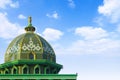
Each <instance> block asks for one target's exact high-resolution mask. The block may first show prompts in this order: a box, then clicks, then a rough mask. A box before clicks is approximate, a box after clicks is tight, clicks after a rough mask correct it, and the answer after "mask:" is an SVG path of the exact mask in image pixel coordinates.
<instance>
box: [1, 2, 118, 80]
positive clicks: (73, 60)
mask: <svg viewBox="0 0 120 80" xmlns="http://www.w3.org/2000/svg"><path fill="white" fill-rule="evenodd" d="M28 16H32V24H33V26H35V28H36V33H37V34H40V35H41V36H42V37H44V38H45V39H46V40H47V41H48V42H49V43H50V44H51V46H52V47H53V48H54V51H55V53H56V56H57V63H60V64H62V65H63V66H64V68H63V69H62V70H61V72H60V73H61V74H76V73H78V80H120V1H119V0H0V44H1V45H0V63H3V62H4V54H5V51H6V49H7V46H8V45H9V43H10V41H11V40H13V39H14V38H15V37H16V36H18V35H20V34H22V33H24V32H25V31H24V28H25V27H26V26H27V23H28V21H27V18H28Z"/></svg>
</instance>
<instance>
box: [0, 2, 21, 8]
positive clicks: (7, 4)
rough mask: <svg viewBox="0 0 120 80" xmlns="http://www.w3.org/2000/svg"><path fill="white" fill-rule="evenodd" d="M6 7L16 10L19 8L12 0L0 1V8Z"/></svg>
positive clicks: (17, 3)
mask: <svg viewBox="0 0 120 80" xmlns="http://www.w3.org/2000/svg"><path fill="white" fill-rule="evenodd" d="M7 6H10V7H12V8H17V7H19V2H18V1H16V2H13V1H12V0H0V8H2V9H5V8H6V7H7Z"/></svg>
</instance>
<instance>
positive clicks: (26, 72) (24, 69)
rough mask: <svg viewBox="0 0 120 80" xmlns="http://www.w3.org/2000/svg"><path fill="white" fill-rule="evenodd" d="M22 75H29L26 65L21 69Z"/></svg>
mask: <svg viewBox="0 0 120 80" xmlns="http://www.w3.org/2000/svg"><path fill="white" fill-rule="evenodd" d="M22 73H23V74H28V73H29V67H28V66H27V65H24V66H23V67H22Z"/></svg>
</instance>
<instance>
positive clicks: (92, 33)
mask: <svg viewBox="0 0 120 80" xmlns="http://www.w3.org/2000/svg"><path fill="white" fill-rule="evenodd" d="M75 34H77V35H80V36H82V37H84V38H85V39H86V40H88V39H100V38H104V37H107V36H108V33H107V32H106V31H105V30H103V29H102V28H93V27H91V26H87V27H84V26H83V27H78V28H76V30H75Z"/></svg>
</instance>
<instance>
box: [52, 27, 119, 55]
mask: <svg viewBox="0 0 120 80" xmlns="http://www.w3.org/2000/svg"><path fill="white" fill-rule="evenodd" d="M111 33H112V32H107V31H106V30H104V29H102V28H94V27H92V26H90V27H88V26H87V27H79V28H76V29H75V34H77V35H78V37H80V39H77V40H75V41H73V42H69V43H70V44H69V46H62V45H60V44H54V45H53V47H54V49H55V52H56V53H58V54H59V53H60V54H67V53H68V54H74V55H75V54H76V55H81V54H82V55H83V54H84V55H85V54H102V55H108V56H113V55H120V53H119V52H120V45H119V44H120V40H115V39H114V38H112V37H114V35H113V34H111ZM116 34H117V33H116ZM111 36H112V37H111ZM81 37H82V38H81Z"/></svg>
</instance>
